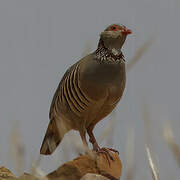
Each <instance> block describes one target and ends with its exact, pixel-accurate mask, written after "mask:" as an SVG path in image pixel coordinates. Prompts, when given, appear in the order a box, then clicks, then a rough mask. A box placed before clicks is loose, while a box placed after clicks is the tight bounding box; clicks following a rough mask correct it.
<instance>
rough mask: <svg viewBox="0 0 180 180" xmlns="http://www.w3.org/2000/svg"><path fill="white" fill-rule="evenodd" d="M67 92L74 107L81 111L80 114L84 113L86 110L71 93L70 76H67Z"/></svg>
mask: <svg viewBox="0 0 180 180" xmlns="http://www.w3.org/2000/svg"><path fill="white" fill-rule="evenodd" d="M65 85H66V90H67V94H68V97H69V99H70V101H71V102H72V104H73V105H74V107H75V108H76V109H77V110H78V111H79V112H82V111H83V110H84V108H82V107H81V106H80V105H79V103H78V102H77V101H76V99H75V98H74V96H73V93H72V91H71V88H70V76H67V79H66V84H65Z"/></svg>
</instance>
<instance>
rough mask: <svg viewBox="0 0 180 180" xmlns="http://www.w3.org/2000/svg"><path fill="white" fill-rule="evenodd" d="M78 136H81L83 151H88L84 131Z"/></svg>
mask: <svg viewBox="0 0 180 180" xmlns="http://www.w3.org/2000/svg"><path fill="white" fill-rule="evenodd" d="M80 136H81V139H82V142H83V146H84V149H85V151H88V149H89V148H88V143H87V140H86V131H80Z"/></svg>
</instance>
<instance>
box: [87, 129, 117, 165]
mask: <svg viewBox="0 0 180 180" xmlns="http://www.w3.org/2000/svg"><path fill="white" fill-rule="evenodd" d="M93 128H94V126H90V127H89V128H87V133H88V135H89V141H90V142H91V143H92V145H93V150H94V151H96V152H97V153H103V154H105V156H106V158H107V160H108V163H109V165H110V161H109V158H110V159H111V160H114V159H113V157H112V156H111V154H110V153H109V150H110V149H108V148H100V147H99V145H98V143H97V141H96V138H95V137H94V134H93Z"/></svg>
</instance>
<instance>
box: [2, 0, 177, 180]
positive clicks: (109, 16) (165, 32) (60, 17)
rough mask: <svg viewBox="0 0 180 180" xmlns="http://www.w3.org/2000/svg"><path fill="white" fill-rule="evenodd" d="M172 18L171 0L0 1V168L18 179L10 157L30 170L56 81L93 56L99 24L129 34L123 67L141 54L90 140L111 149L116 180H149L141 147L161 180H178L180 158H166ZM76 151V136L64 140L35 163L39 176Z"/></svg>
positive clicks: (172, 112) (172, 93) (173, 105)
mask: <svg viewBox="0 0 180 180" xmlns="http://www.w3.org/2000/svg"><path fill="white" fill-rule="evenodd" d="M179 18H180V2H179V1H178V0H171V1H169V0H121V1H119V0H111V1H109V0H99V1H97V0H75V1H72V0H66V1H65V0H59V1H57V0H51V1H48V0H38V1H37V0H31V1H29V0H16V1H12V0H1V1H0V115H1V118H0V166H2V165H4V166H6V167H7V168H9V169H10V170H12V171H13V173H15V174H16V175H20V174H18V173H20V172H18V170H17V167H16V166H17V161H18V160H16V159H15V157H16V154H18V153H19V154H21V155H22V156H23V159H22V160H19V166H22V167H24V169H23V171H26V172H30V171H31V167H32V163H33V162H34V161H36V160H37V159H38V158H39V149H40V146H41V143H42V140H43V138H44V135H45V131H46V128H47V126H48V123H49V119H48V114H49V107H50V104H51V100H52V97H53V95H54V92H55V90H56V88H57V86H58V83H59V81H60V79H61V78H62V76H63V74H64V73H65V71H66V69H67V68H68V67H69V66H70V65H72V64H74V63H75V62H76V61H77V60H79V59H80V58H81V57H82V56H83V55H86V54H87V53H89V52H92V51H94V50H95V49H96V47H97V43H98V40H99V34H100V32H102V31H103V30H104V28H105V27H106V26H108V25H109V24H112V23H119V24H124V25H125V26H127V27H128V28H130V29H131V30H132V31H133V34H132V35H131V36H128V38H127V41H126V43H125V45H124V47H123V53H124V55H125V58H126V62H127V63H130V62H131V61H132V60H133V58H134V57H135V56H137V53H139V51H140V50H141V51H140V52H141V55H142V56H140V57H139V58H138V59H139V61H138V62H137V63H136V64H135V65H133V66H132V67H131V68H129V69H128V72H127V85H126V89H125V92H124V95H123V98H122V100H121V101H120V103H119V105H118V106H117V108H116V111H115V112H113V113H112V115H110V116H108V117H107V118H106V119H105V120H104V121H101V122H100V123H98V124H97V126H96V128H95V135H96V137H98V142H99V143H100V145H101V146H109V147H112V146H113V147H114V148H115V149H117V150H119V152H120V158H121V160H122V164H123V170H122V173H123V175H122V179H123V178H124V179H126V177H127V176H126V174H127V173H128V169H131V170H132V169H133V179H134V180H139V179H146V180H150V179H152V177H151V171H150V170H149V162H148V158H147V153H146V149H145V148H146V144H147V145H148V147H150V148H151V151H152V152H153V158H154V162H155V164H156V166H157V169H158V171H159V175H160V179H163V180H166V179H167V180H169V179H171V180H178V179H179V176H180V171H179V166H178V163H177V159H178V158H179V157H180V154H179V156H178V154H176V155H175V154H173V151H172V148H169V147H170V146H168V138H169V137H170V138H171V140H174V141H175V142H176V143H177V144H180V131H179V127H180V120H179V110H180V109H179V107H180V96H179V92H180V83H178V82H179V80H178V79H179V78H180V71H179V67H180V59H179V52H180V35H179V33H180V23H179ZM149 41H151V45H150V46H148V48H146V50H145V49H143V47H144V45H146V43H147V42H149ZM145 47H146V46H145ZM169 128H171V130H172V132H170V129H169ZM168 129H169V130H168ZM172 133H173V134H172ZM72 135H73V136H72ZM72 137H73V138H75V141H76V143H73V142H75V141H74V139H72ZM17 144H18V150H17V149H16V145H17ZM79 144H81V140H80V137H79V134H78V133H76V132H70V133H69V134H67V136H66V137H65V138H64V140H63V142H62V145H60V146H59V147H58V149H57V150H56V152H55V153H54V154H53V155H52V156H49V157H48V156H43V157H40V158H41V161H40V168H41V169H42V170H43V171H44V172H45V173H48V172H50V171H52V170H55V169H56V168H57V167H59V166H60V165H61V164H62V163H63V162H65V161H67V160H71V159H72V158H74V157H76V156H77V155H78V152H79V149H78V147H79V146H80V145H79ZM13 154H14V155H13ZM129 166H130V167H131V168H130V167H129Z"/></svg>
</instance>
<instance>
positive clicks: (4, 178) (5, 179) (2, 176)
mask: <svg viewBox="0 0 180 180" xmlns="http://www.w3.org/2000/svg"><path fill="white" fill-rule="evenodd" d="M11 179H12V180H15V179H16V177H15V176H14V174H13V173H12V172H11V171H10V170H9V169H7V168H6V167H4V166H2V167H1V168H0V180H11Z"/></svg>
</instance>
